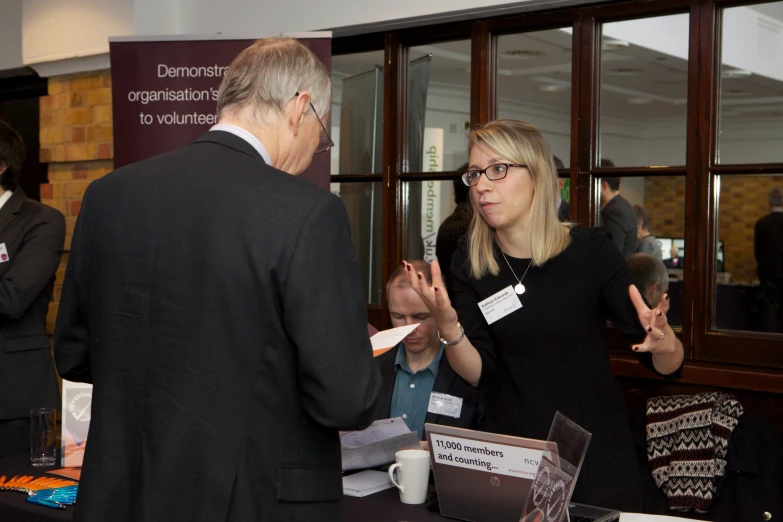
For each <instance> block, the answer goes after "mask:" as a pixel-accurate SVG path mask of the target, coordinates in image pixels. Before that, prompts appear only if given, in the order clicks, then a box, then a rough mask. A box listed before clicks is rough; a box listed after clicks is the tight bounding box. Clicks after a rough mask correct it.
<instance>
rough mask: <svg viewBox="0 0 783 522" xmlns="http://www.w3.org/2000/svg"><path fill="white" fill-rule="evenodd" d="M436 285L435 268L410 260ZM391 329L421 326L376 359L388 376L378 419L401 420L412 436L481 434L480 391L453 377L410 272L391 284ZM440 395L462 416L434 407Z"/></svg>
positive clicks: (400, 273) (394, 277)
mask: <svg viewBox="0 0 783 522" xmlns="http://www.w3.org/2000/svg"><path fill="white" fill-rule="evenodd" d="M409 263H410V264H411V265H413V268H414V269H415V270H416V272H421V273H423V274H424V277H425V278H426V279H427V283H428V284H432V272H431V270H430V264H429V263H427V262H426V261H409ZM386 295H387V297H388V303H389V315H391V320H392V324H393V325H394V326H395V327H397V326H405V325H408V324H415V323H421V324H420V325H419V326H418V327H417V328H416V329H415V330H414V331H413V332H411V333H410V334H408V336H407V337H406V338H405V339H403V341H402V342H401V343H400V344H399V345H397V346H395V347H394V348H392V349H391V350H389V351H387V352H385V353H383V354H382V355H379V356H378V357H376V358H375V364H376V366H377V367H378V369H379V370H380V371H381V375H382V376H383V389H382V391H381V398H380V400H379V401H378V412H377V414H376V418H378V419H388V418H394V417H402V419H403V420H404V421H405V423H406V424H407V425H408V428H410V430H411V431H416V432H417V433H418V434H419V439H422V440H423V439H424V438H425V433H424V424H425V423H426V422H429V423H432V424H443V425H446V426H456V427H459V428H468V429H480V428H482V427H483V425H484V401H483V397H482V394H481V392H479V390H477V389H476V388H474V387H473V386H471V385H470V384H468V383H467V382H466V381H465V380H463V379H462V377H460V376H458V375H457V374H456V373H454V370H452V369H451V366H450V365H449V361H448V359H447V358H446V357H444V356H443V346H442V344H441V341H440V338H439V336H438V330H437V327H436V326H435V321H434V320H433V319H432V315H431V314H430V312H429V310H428V309H427V306H426V305H425V304H424V301H422V299H421V297H419V295H418V294H417V293H416V292H415V291H414V290H413V289H412V288H411V286H410V283H408V278H407V277H406V276H405V270H404V269H403V267H402V266H399V267H397V269H396V270H395V271H394V273H393V274H392V276H391V277H390V278H389V282H388V283H387V284H386ZM438 394H445V395H449V396H451V397H452V400H451V401H450V402H452V403H459V402H460V401H461V406H460V407H459V408H457V410H458V411H451V412H445V411H443V410H441V409H439V407H438V405H437V404H435V403H434V401H433V398H434V399H435V400H437V395H438Z"/></svg>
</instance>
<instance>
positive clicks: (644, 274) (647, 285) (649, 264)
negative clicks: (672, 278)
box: [628, 253, 669, 308]
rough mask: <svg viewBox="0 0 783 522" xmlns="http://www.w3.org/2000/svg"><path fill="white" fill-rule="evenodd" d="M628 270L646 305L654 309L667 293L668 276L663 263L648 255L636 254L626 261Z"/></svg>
mask: <svg viewBox="0 0 783 522" xmlns="http://www.w3.org/2000/svg"><path fill="white" fill-rule="evenodd" d="M628 268H629V269H630V270H631V273H632V274H633V277H634V279H636V288H638V289H639V292H640V293H641V294H642V295H643V296H644V298H645V299H646V300H647V304H648V305H650V306H652V307H653V308H656V307H657V306H658V305H659V304H660V303H661V299H663V296H664V295H666V293H667V292H668V291H669V275H668V274H667V273H666V266H664V264H663V261H661V260H660V259H658V258H657V257H655V256H653V255H650V254H645V253H637V254H634V255H632V256H631V257H630V259H628Z"/></svg>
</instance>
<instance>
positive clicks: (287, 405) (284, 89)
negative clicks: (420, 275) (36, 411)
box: [55, 38, 381, 522]
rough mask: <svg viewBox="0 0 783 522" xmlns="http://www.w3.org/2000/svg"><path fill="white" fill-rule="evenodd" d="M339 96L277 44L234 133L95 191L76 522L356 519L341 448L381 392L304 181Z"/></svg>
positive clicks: (70, 300)
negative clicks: (345, 489)
mask: <svg viewBox="0 0 783 522" xmlns="http://www.w3.org/2000/svg"><path fill="white" fill-rule="evenodd" d="M331 92H332V84H331V79H330V76H329V72H328V71H327V70H326V68H325V67H324V65H323V64H322V63H321V62H320V60H319V59H318V57H317V56H316V55H315V54H313V52H312V51H310V50H309V49H308V48H307V47H305V46H304V45H303V44H302V43H300V42H298V41H296V40H294V39H291V38H264V39H260V40H258V41H256V42H255V43H253V44H252V45H251V46H250V47H248V48H247V49H245V50H244V51H242V52H241V53H240V54H239V55H238V56H237V57H236V58H235V59H234V61H233V62H232V63H231V65H230V66H229V68H228V71H227V72H226V74H225V76H224V77H223V82H222V84H221V86H220V90H219V93H218V100H217V113H218V117H219V121H218V124H217V125H215V126H214V127H212V128H211V130H210V131H208V132H206V133H205V134H204V135H202V136H201V137H200V138H198V139H197V140H196V141H195V142H193V143H191V144H189V145H186V146H184V147H181V148H179V149H176V150H174V151H171V152H169V153H167V154H164V155H162V156H158V157H155V158H152V159H148V160H145V161H142V162H140V163H136V164H133V165H129V166H126V167H123V168H120V169H118V170H116V171H114V172H112V173H110V174H108V175H106V176H105V177H103V178H101V179H98V180H96V181H94V182H93V183H92V184H91V185H90V186H89V188H88V189H87V193H86V194H85V197H84V201H83V203H82V208H81V212H80V214H79V219H78V221H77V225H76V230H75V232H74V236H73V244H72V247H71V251H70V255H69V258H68V267H67V271H66V275H65V282H64V284H63V290H62V299H61V301H60V312H59V315H58V317H57V327H56V335H55V359H56V362H57V368H58V370H59V371H60V374H61V375H62V376H63V377H64V378H66V379H70V380H75V381H81V382H92V383H93V403H92V419H91V423H90V433H89V444H88V445H87V449H86V452H85V457H84V466H83V469H82V475H81V481H80V483H79V494H78V498H77V504H76V510H75V515H74V520H75V521H76V522H79V521H90V522H92V521H107V522H108V521H111V522H136V521H153V520H155V521H162V520H182V521H185V520H188V521H190V520H208V521H227V522H235V521H236V522H243V521H250V520H259V521H260V520H264V521H266V520H291V521H294V520H296V521H297V522H299V521H304V522H307V521H322V520H339V519H340V502H339V500H340V499H341V497H342V479H341V474H342V469H341V463H340V460H341V459H340V442H339V431H341V430H357V429H363V428H365V427H367V426H368V425H369V424H370V423H371V422H372V420H373V416H374V414H375V410H376V407H377V404H376V403H377V398H378V394H379V393H380V388H381V382H380V375H379V374H378V371H377V370H376V369H375V366H374V364H373V361H372V347H371V343H370V340H369V339H368V336H367V311H366V307H365V300H364V293H363V291H362V283H361V280H360V277H359V267H358V265H357V262H356V254H355V252H354V249H353V246H352V244H351V237H350V224H349V221H348V216H347V212H346V209H345V205H344V204H343V203H342V201H341V200H340V199H339V198H338V197H336V196H334V195H333V194H330V193H329V192H327V191H325V190H323V189H321V188H319V187H317V186H316V185H315V184H313V183H311V182H309V181H306V180H304V179H301V178H299V177H297V176H298V175H299V174H300V173H302V172H303V171H304V170H305V169H306V168H307V167H308V166H309V165H310V163H311V161H312V159H313V155H314V154H315V153H317V152H319V151H320V152H322V151H326V150H328V149H329V148H330V147H331V145H332V142H331V139H329V136H328V134H327V132H326V130H325V128H324V122H325V121H326V119H327V117H328V112H329V107H330V102H331V100H330V98H331Z"/></svg>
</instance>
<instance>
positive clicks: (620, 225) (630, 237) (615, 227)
mask: <svg viewBox="0 0 783 522" xmlns="http://www.w3.org/2000/svg"><path fill="white" fill-rule="evenodd" d="M605 161H608V160H601V167H612V166H614V165H613V164H609V163H604V162H605ZM601 225H602V226H604V227H606V228H607V230H608V231H609V234H610V235H611V236H612V242H613V243H614V245H615V246H616V247H617V249H618V250H619V251H620V252H621V253H622V254H623V257H624V258H625V259H626V260H627V259H628V258H629V257H631V256H632V255H634V254H635V253H636V214H635V213H634V211H633V207H631V204H630V203H628V201H627V200H626V199H625V198H624V197H623V196H622V195H621V194H620V178H617V177H604V178H601Z"/></svg>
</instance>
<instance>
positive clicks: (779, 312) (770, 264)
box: [753, 188, 783, 332]
mask: <svg viewBox="0 0 783 522" xmlns="http://www.w3.org/2000/svg"><path fill="white" fill-rule="evenodd" d="M767 197H768V200H769V214H767V215H766V216H764V217H762V218H760V219H759V220H758V221H756V225H755V226H754V227H753V253H754V254H755V256H756V263H758V267H757V271H758V275H759V283H761V291H762V294H763V306H762V324H763V325H764V330H765V331H768V332H783V190H781V189H780V188H773V189H772V190H770V191H769V193H768V195H767Z"/></svg>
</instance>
